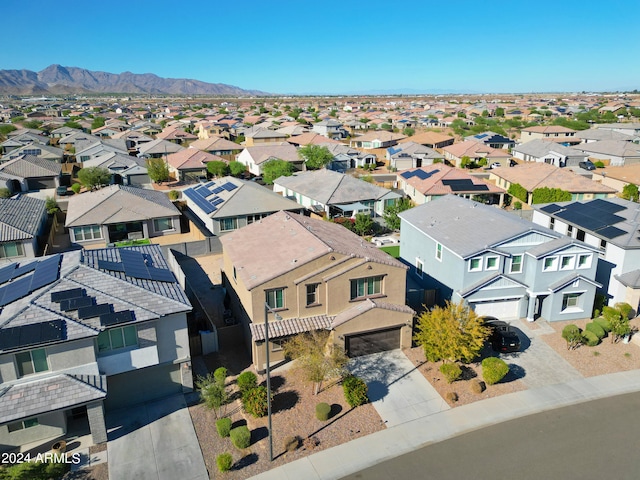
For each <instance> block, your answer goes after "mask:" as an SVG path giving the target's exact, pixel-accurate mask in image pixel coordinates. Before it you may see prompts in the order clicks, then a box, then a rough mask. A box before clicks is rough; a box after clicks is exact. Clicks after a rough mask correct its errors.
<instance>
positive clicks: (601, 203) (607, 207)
mask: <svg viewBox="0 0 640 480" xmlns="http://www.w3.org/2000/svg"><path fill="white" fill-rule="evenodd" d="M588 205H589V207H591V208H597V209H598V210H604V211H605V212H609V213H617V212H620V211H622V210H625V209H626V208H627V207H624V206H622V205H618V204H617V203H613V202H607V201H606V200H602V199H601V198H598V199H596V200H593V201H591V202H589V203H588Z"/></svg>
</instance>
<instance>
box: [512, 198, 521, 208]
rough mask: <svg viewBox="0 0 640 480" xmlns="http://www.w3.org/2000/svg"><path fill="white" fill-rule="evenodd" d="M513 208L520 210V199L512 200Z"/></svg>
mask: <svg viewBox="0 0 640 480" xmlns="http://www.w3.org/2000/svg"><path fill="white" fill-rule="evenodd" d="M513 209H514V210H522V202H521V201H520V200H517V201H515V202H513Z"/></svg>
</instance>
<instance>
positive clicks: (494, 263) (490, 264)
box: [485, 257, 498, 270]
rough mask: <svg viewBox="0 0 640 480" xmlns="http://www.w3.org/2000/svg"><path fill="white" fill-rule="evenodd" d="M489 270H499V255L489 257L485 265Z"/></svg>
mask: <svg viewBox="0 0 640 480" xmlns="http://www.w3.org/2000/svg"><path fill="white" fill-rule="evenodd" d="M485 268H486V269H487V270H497V269H498V257H487V265H486V267H485Z"/></svg>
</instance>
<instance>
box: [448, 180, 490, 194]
mask: <svg viewBox="0 0 640 480" xmlns="http://www.w3.org/2000/svg"><path fill="white" fill-rule="evenodd" d="M442 184H443V185H447V186H448V187H449V188H451V191H453V192H482V191H487V190H489V187H488V186H487V185H485V184H475V183H473V181H471V179H469V178H461V179H455V180H442Z"/></svg>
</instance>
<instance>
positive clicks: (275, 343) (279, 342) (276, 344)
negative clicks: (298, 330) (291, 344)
mask: <svg viewBox="0 0 640 480" xmlns="http://www.w3.org/2000/svg"><path fill="white" fill-rule="evenodd" d="M269 342H270V343H271V351H272V352H281V351H282V350H283V349H284V344H285V342H286V339H284V338H276V339H269Z"/></svg>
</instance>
